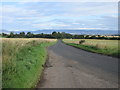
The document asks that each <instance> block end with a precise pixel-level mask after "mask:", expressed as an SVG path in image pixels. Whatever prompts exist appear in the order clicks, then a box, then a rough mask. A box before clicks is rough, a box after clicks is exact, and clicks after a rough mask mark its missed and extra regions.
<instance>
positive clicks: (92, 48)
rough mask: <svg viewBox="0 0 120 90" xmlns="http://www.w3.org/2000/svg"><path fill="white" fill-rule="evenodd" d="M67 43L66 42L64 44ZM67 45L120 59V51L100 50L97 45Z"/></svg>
mask: <svg viewBox="0 0 120 90" xmlns="http://www.w3.org/2000/svg"><path fill="white" fill-rule="evenodd" d="M64 43H66V42H64ZM66 44H67V45H70V46H73V47H76V48H80V49H83V50H86V51H90V52H95V53H100V54H105V55H110V56H114V57H118V58H119V57H120V56H119V55H120V50H112V49H110V48H99V47H98V46H97V45H96V46H91V45H83V44H75V43H66Z"/></svg>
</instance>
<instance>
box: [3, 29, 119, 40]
mask: <svg viewBox="0 0 120 90" xmlns="http://www.w3.org/2000/svg"><path fill="white" fill-rule="evenodd" d="M2 36H3V37H8V38H55V39H65V38H66V39H70V38H72V39H108V40H119V39H120V37H114V36H111V37H105V36H101V35H73V34H69V33H65V32H56V31H54V32H52V34H44V33H41V34H33V33H31V32H27V34H25V32H20V33H19V34H14V33H13V32H11V33H10V35H9V34H4V33H3V34H2Z"/></svg>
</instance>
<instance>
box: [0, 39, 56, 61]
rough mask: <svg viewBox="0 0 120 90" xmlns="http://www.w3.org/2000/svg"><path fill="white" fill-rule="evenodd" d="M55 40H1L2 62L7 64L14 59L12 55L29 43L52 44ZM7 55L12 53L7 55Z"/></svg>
mask: <svg viewBox="0 0 120 90" xmlns="http://www.w3.org/2000/svg"><path fill="white" fill-rule="evenodd" d="M56 40H57V39H44V38H2V40H1V43H2V52H3V54H4V55H3V56H2V60H3V62H6V61H7V62H8V61H9V60H10V59H11V58H13V57H14V53H15V52H16V53H17V52H18V51H19V49H21V48H22V47H24V46H26V45H29V42H32V41H35V43H36V44H38V43H40V42H54V41H56ZM9 53H13V54H11V55H9Z"/></svg>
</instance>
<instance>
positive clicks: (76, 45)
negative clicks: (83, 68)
mask: <svg viewBox="0 0 120 90" xmlns="http://www.w3.org/2000/svg"><path fill="white" fill-rule="evenodd" d="M62 43H64V44H66V45H69V46H72V47H75V48H78V49H81V50H84V51H87V52H91V53H96V54H100V55H105V56H110V57H114V58H120V55H119V54H118V55H117V56H114V55H109V54H107V53H102V52H98V51H95V50H92V49H91V48H89V47H94V48H96V47H95V46H89V45H82V46H88V48H89V49H88V48H87V49H86V48H84V47H79V46H80V45H79V44H75V43H66V42H64V41H63V40H62ZM78 45H79V46H78ZM97 49H99V48H97Z"/></svg>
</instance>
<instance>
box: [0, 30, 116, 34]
mask: <svg viewBox="0 0 120 90" xmlns="http://www.w3.org/2000/svg"><path fill="white" fill-rule="evenodd" d="M0 31H1V30H0ZM53 31H56V32H66V33H70V34H89V35H98V34H99V35H114V34H118V31H117V30H55V29H50V30H48V29H46V30H36V31H8V30H2V32H4V33H10V32H14V33H20V32H25V33H27V32H32V33H34V34H39V33H45V34H50V33H52V32H53ZM0 33H1V32H0Z"/></svg>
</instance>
